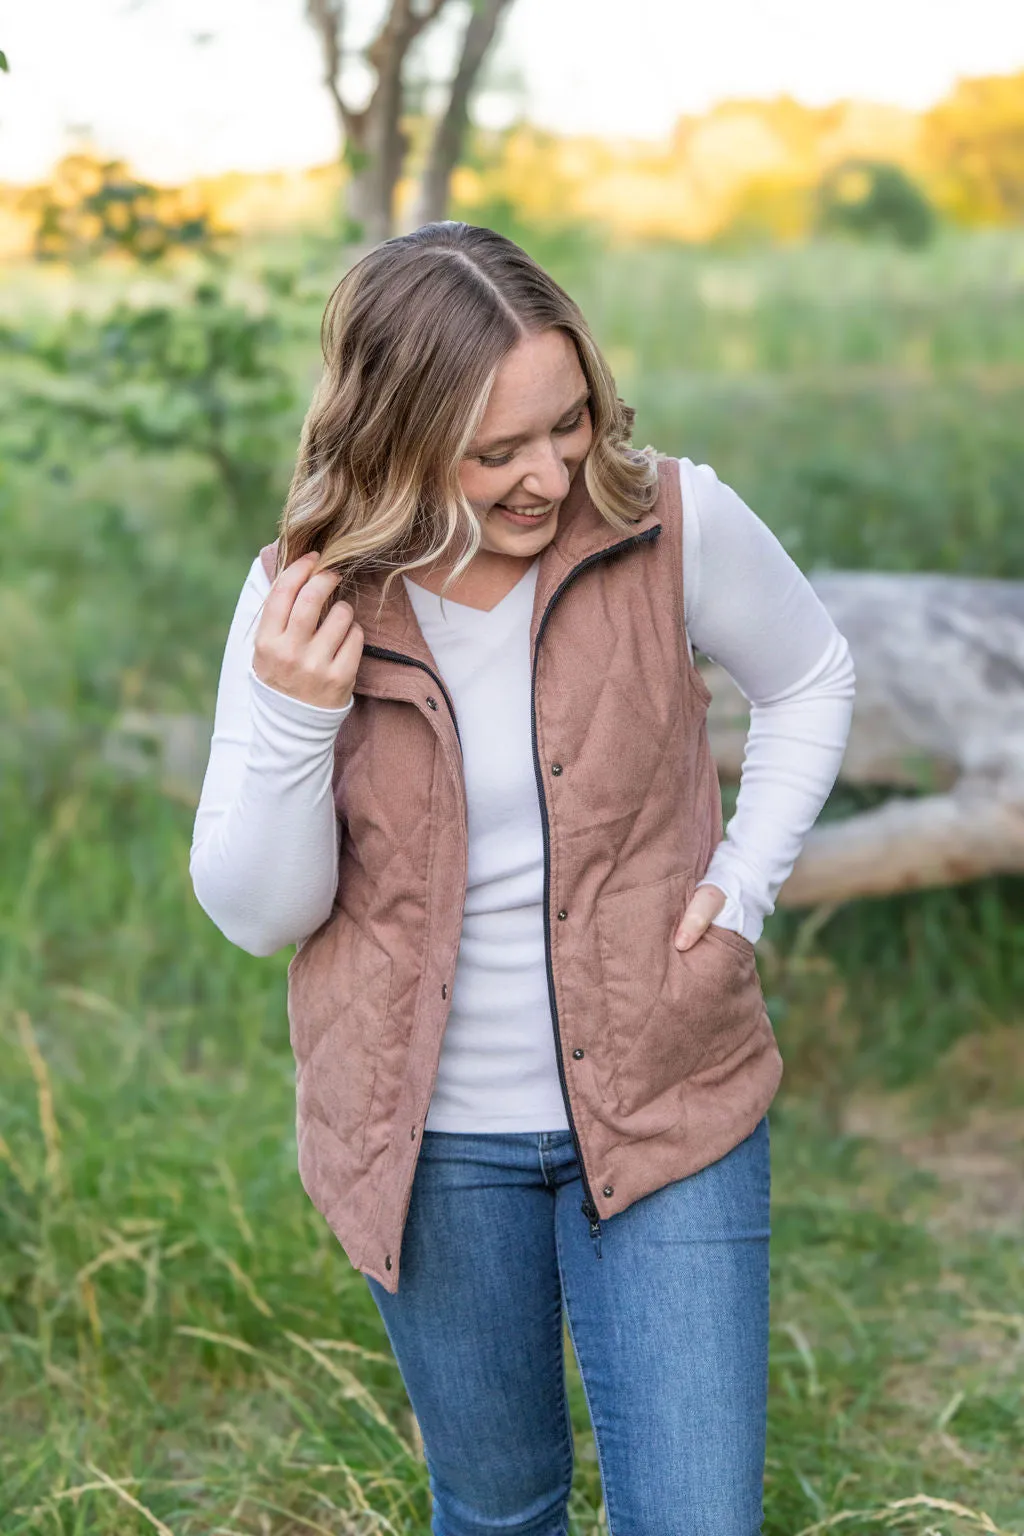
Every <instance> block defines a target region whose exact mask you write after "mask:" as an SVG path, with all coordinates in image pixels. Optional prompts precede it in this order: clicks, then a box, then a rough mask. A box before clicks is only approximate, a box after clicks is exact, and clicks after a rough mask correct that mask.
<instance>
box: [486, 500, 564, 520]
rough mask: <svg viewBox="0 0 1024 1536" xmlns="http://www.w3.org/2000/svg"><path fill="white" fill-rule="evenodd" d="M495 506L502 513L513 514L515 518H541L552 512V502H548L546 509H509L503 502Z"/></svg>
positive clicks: (498, 502)
mask: <svg viewBox="0 0 1024 1536" xmlns="http://www.w3.org/2000/svg"><path fill="white" fill-rule="evenodd" d="M494 505H495V506H496V507H498V508H499V509H500V510H501V511H502V512H511V513H512V514H513V516H515V517H536V518H541V517H547V515H548V513H549V512H550V511H551V503H550V502H548V504H547V506H546V507H509V506H506V505H505V503H504V502H503V501H496V502H495V503H494Z"/></svg>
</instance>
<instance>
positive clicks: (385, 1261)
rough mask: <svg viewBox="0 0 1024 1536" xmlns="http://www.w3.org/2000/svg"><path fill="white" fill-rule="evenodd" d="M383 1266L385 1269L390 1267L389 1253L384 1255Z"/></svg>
mask: <svg viewBox="0 0 1024 1536" xmlns="http://www.w3.org/2000/svg"><path fill="white" fill-rule="evenodd" d="M384 1268H385V1269H390V1268H391V1255H390V1253H389V1254H388V1255H387V1256H386V1258H385V1260H384Z"/></svg>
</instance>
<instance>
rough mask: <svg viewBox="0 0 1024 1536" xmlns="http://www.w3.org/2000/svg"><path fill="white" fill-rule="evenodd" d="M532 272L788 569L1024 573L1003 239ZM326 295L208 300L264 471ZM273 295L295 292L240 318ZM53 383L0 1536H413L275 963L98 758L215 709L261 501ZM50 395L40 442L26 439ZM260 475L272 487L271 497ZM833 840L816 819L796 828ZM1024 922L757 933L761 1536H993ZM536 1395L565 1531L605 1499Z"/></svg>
mask: <svg viewBox="0 0 1024 1536" xmlns="http://www.w3.org/2000/svg"><path fill="white" fill-rule="evenodd" d="M529 239H530V240H533V241H534V242H535V245H536V248H537V250H538V254H541V255H542V256H543V257H544V259H546V260H547V261H548V263H549V264H550V266H551V267H552V269H553V270H554V271H555V275H556V276H559V277H560V278H562V279H563V280H564V281H565V282H566V283H567V285H568V286H570V287H571V289H572V291H573V292H574V294H575V295H576V296H577V297H578V298H579V300H580V301H581V303H582V305H583V307H584V310H585V311H586V312H587V314H588V315H589V316H590V317H591V319H592V321H593V323H594V326H595V329H596V330H597V332H598V335H599V337H600V339H601V340H602V342H603V343H604V344H605V345H606V347H607V348H608V350H609V353H610V355H611V356H612V359H613V362H614V366H615V369H616V373H617V377H618V378H619V381H620V387H621V389H622V392H623V394H624V396H625V397H626V398H628V399H630V400H631V401H632V402H633V403H635V404H636V405H637V407H638V411H639V418H638V428H637V440H638V441H639V442H641V443H643V442H646V441H654V442H656V443H657V444H658V446H659V447H661V448H663V449H664V450H665V451H669V452H685V453H688V454H690V456H691V457H693V458H695V459H697V460H701V459H706V460H707V461H708V462H711V463H713V464H714V465H715V467H716V468H717V469H718V471H719V473H720V474H721V475H722V477H723V478H724V479H726V480H728V481H730V482H731V483H733V484H735V485H736V487H737V489H739V490H740V491H741V493H742V494H744V495H745V496H746V497H747V499H748V500H749V501H750V502H751V504H752V505H753V506H754V507H755V508H756V509H757V510H758V512H759V513H760V514H761V515H762V516H764V517H765V518H766V520H767V521H768V522H769V523H770V524H771V525H772V526H773V527H775V528H776V530H777V531H778V532H779V533H780V536H782V537H783V538H784V540H785V542H786V543H787V546H788V547H789V548H790V549H791V550H792V552H793V554H794V556H795V558H797V560H798V561H799V562H800V563H801V564H802V565H803V566H804V567H805V568H806V569H811V568H813V567H815V566H821V565H834V566H874V567H876V568H881V569H893V568H898V569H946V570H962V571H978V572H982V573H985V574H991V575H999V576H1008V577H1016V578H1021V577H1022V576H1024V535H1022V532H1021V530H1022V528H1024V517H1022V512H1024V491H1022V490H1021V486H1022V485H1024V475H1022V471H1024V463H1022V455H1024V449H1022V447H1021V441H1020V432H1019V422H1020V420H1021V419H1024V413H1022V410H1021V405H1022V400H1021V393H1022V384H1024V318H1022V315H1024V307H1022V303H1021V291H1022V287H1024V234H1021V233H1013V232H1010V233H1004V234H999V235H988V234H986V235H979V236H977V237H971V238H967V237H960V238H956V239H954V238H953V237H944V239H943V240H942V241H941V242H940V243H939V245H938V246H937V247H934V248H933V249H931V250H929V251H927V252H924V253H920V254H915V255H908V254H900V253H893V252H886V251H884V250H877V249H867V250H861V251H858V250H854V249H852V248H849V247H844V246H840V245H835V244H833V245H821V246H816V247H811V248H809V249H807V250H803V251H789V252H785V251H764V252H760V253H735V254H728V253H725V252H714V251H701V250H678V249H672V248H669V247H659V248H648V249H640V250H636V249H628V248H621V249H619V248H614V247H613V248H610V249H603V248H602V247H600V246H598V245H597V244H595V240H594V237H593V236H592V235H585V236H581V235H579V234H577V235H573V236H569V235H566V234H565V233H564V232H563V233H562V234H560V235H553V234H551V233H550V232H548V233H546V234H545V233H543V232H533V233H531V234H530V235H529ZM333 262H334V256H333V253H332V252H331V250H330V248H329V244H328V243H327V242H325V241H323V240H319V241H313V240H305V241H303V240H299V239H298V238H296V239H294V240H292V241H290V242H287V243H285V244H281V243H277V244H274V245H272V244H270V243H267V244H265V245H264V246H263V247H252V248H250V249H247V250H245V251H242V252H240V253H239V256H238V260H237V262H236V264H235V267H234V268H233V270H232V272H231V274H230V287H231V290H232V293H234V294H235V295H236V296H237V297H239V298H240V299H241V298H245V297H246V295H248V302H253V303H255V302H259V303H260V304H264V303H267V302H271V303H273V304H274V305H275V306H276V313H277V315H278V318H279V321H280V341H279V356H280V358H281V359H282V360H283V361H284V362H285V364H286V367H287V369H288V371H289V373H290V375H291V376H292V377H293V378H294V380H295V381H296V385H295V398H294V402H293V405H292V406H291V407H288V408H287V409H285V410H283V412H282V414H281V419H280V420H275V422H274V434H273V438H274V442H275V443H276V442H277V441H278V439H279V440H280V442H281V443H282V444H287V443H288V442H294V433H295V432H296V431H297V428H298V424H299V421H300V419H301V414H302V408H303V405H304V400H305V393H306V391H307V390H308V385H309V382H310V381H311V379H312V377H313V375H314V373H315V367H316V345H317V343H316V329H317V325H318V322H319V313H320V308H321V307H322V302H323V300H324V298H325V296H326V293H327V291H328V289H329V287H330V285H331V281H332V279H333V276H336V275H337V274H336V273H335V272H332V265H333ZM268 265H269V266H271V267H273V268H276V269H278V270H284V269H287V268H291V269H294V270H295V271H296V272H297V273H298V280H297V282H296V283H295V284H294V285H293V286H292V288H291V290H290V291H288V289H287V285H285V289H284V290H282V291H280V292H278V293H277V295H276V296H275V294H274V292H273V291H270V298H269V301H268V290H267V288H266V286H265V285H264V284H263V283H262V282H261V281H260V276H259V274H260V272H261V270H262V269H263V268H264V267H266V266H268ZM146 283H147V285H148V289H147V291H146V292H145V293H140V294H139V295H138V299H139V302H152V300H153V298H154V296H155V295H156V296H160V297H163V298H167V297H170V299H171V300H174V301H176V300H177V297H178V296H180V295H181V294H182V293H184V292H186V291H187V273H185V272H181V271H179V272H174V271H172V272H169V273H163V274H157V275H155V276H153V277H150V278H147V279H146ZM123 287H124V284H123V277H122V276H119V275H118V274H116V273H112V272H111V271H109V270H106V269H103V270H99V271H92V272H83V273H81V274H77V275H74V276H65V277H60V276H59V275H57V274H49V273H41V272H39V271H37V270H36V269H32V268H25V269H22V270H20V271H18V272H14V273H11V274H10V282H9V283H7V284H6V285H5V297H4V298H3V300H2V303H0V308H2V314H0V321H4V320H5V321H6V323H7V324H8V325H9V326H12V325H14V326H17V327H18V328H20V331H21V332H22V333H23V334H26V333H31V334H32V335H34V336H37V337H38V336H41V335H42V334H43V333H44V332H47V331H50V332H55V333H60V331H61V329H62V327H64V326H65V325H66V324H67V323H68V322H67V320H66V318H65V316H66V311H67V310H69V309H70V308H73V307H75V306H76V305H79V304H81V305H83V306H91V307H92V309H93V310H94V311H96V312H97V313H102V311H103V310H104V308H105V307H108V306H109V305H110V304H111V303H113V302H115V301H116V299H117V298H118V297H120V294H121V292H122V291H123ZM44 375H45V369H42V370H41V369H40V365H39V363H38V360H36V359H33V358H32V356H31V355H29V354H26V353H25V352H22V353H20V354H19V355H18V356H17V357H15V358H14V359H13V360H12V362H11V366H10V367H9V368H7V369H5V371H4V376H3V383H2V384H0V391H2V394H3V398H2V399H0V423H2V425H0V519H2V524H3V533H4V545H5V550H6V552H7V556H8V558H7V559H6V560H5V562H4V567H3V572H2V574H0V690H2V692H0V709H2V710H3V712H4V714H5V717H6V718H8V719H9V720H11V721H13V724H14V729H13V730H6V731H5V732H4V733H3V736H2V739H0V764H2V777H0V824H2V826H3V848H2V858H0V943H2V949H0V974H2V988H0V1052H2V1055H0V1059H2V1061H3V1064H4V1070H3V1073H2V1074H0V1135H2V1140H0V1531H3V1533H4V1536H8V1533H11V1536H21V1533H27V1532H33V1533H34V1532H37V1531H38V1532H53V1533H65V1532H67V1533H76V1536H78V1533H82V1536H85V1533H88V1536H115V1533H116V1536H121V1533H125V1532H135V1531H139V1532H142V1531H150V1530H153V1529H161V1528H166V1529H167V1530H170V1531H172V1532H173V1533H174V1536H193V1533H204V1536H205V1533H214V1532H238V1533H246V1536H248V1533H254V1536H285V1533H288V1536H291V1533H293V1532H295V1533H297V1532H300V1531H310V1530H312V1531H323V1532H331V1533H332V1536H333V1533H340V1532H370V1531H378V1530H379V1531H395V1532H402V1533H406V1532H408V1533H418V1532H423V1531H425V1530H426V1529H428V1522H429V1497H428V1491H427V1478H426V1470H425V1467H424V1464H423V1462H422V1459H421V1457H420V1455H419V1451H418V1445H417V1440H416V1435H415V1427H414V1425H413V1423H412V1420H411V1415H410V1411H409V1406H408V1402H407V1399H406V1397H405V1393H404V1389H403V1387H402V1384H401V1380H400V1377H399V1374H398V1371H397V1368H396V1366H395V1364H394V1361H393V1359H392V1357H391V1354H390V1351H389V1348H388V1345H387V1340H386V1336H385V1333H384V1330H383V1325H382V1324H381V1322H380V1319H379V1315H378V1313H377V1311H376V1308H375V1307H374V1305H373V1303H372V1299H371V1298H370V1295H369V1292H368V1290H367V1288H366V1286H365V1284H364V1282H363V1281H362V1279H361V1277H360V1276H359V1275H357V1274H355V1273H354V1272H353V1271H352V1270H351V1268H350V1266H349V1265H348V1263H347V1261H346V1260H345V1258H344V1255H343V1254H342V1253H341V1251H340V1249H339V1248H338V1246H337V1244H336V1243H335V1242H334V1239H333V1238H332V1237H331V1235H330V1233H329V1232H328V1230H327V1228H326V1226H325V1225H324V1223H323V1222H322V1221H321V1219H320V1218H319V1217H318V1216H317V1215H316V1213H315V1212H314V1211H313V1209H312V1207H311V1206H310V1205H309V1203H308V1201H307V1200H306V1198H305V1196H304V1195H303V1193H302V1190H301V1188H300V1185H299V1180H298V1175H297V1172H296V1167H295V1147H294V1136H293V1119H294V1099H293V1082H292V1062H291V1057H290V1053H289V1050H288V1042H287V1026H286V1020H285V968H286V964H287V958H288V957H287V954H282V955H279V956H275V957H274V958H273V959H271V960H269V961H267V960H255V959H253V958H251V957H249V956H247V955H245V954H243V953H241V952H240V951H238V950H235V949H233V948H232V947H231V946H230V945H229V944H228V943H227V942H226V941H225V940H223V939H222V938H221V936H220V935H219V934H218V933H217V932H216V930H215V929H214V928H213V927H212V925H211V924H210V923H209V922H208V920H207V919H206V918H205V916H204V914H203V913H202V912H201V910H200V909H199V908H198V906H197V904H196V903H195V900H194V897H193V895H192V891H191V886H190V883H189V878H188V870H187V861H188V845H189V837H190V832H191V819H192V812H191V808H190V807H189V806H188V805H186V804H183V803H180V802H177V801H175V800H173V799H172V798H169V797H168V796H167V795H164V794H161V793H160V792H159V790H158V788H157V787H156V776H155V775H154V777H153V780H152V781H150V780H149V779H145V778H143V779H128V778H126V777H125V776H124V775H123V774H122V773H121V772H120V771H119V770H117V768H116V767H115V766H113V765H111V764H109V763H107V762H105V760H104V755H103V737H104V732H105V730H106V728H107V726H108V725H109V723H110V720H111V718H112V717H113V716H114V714H115V713H116V712H117V711H118V710H119V709H120V708H122V707H124V706H126V705H138V706H141V707H145V708H153V709H169V710H199V711H202V712H204V713H205V714H206V715H207V716H209V715H210V714H211V712H212V706H213V699H214V696H215V690H216V681H217V670H218V666H219V661H220V654H221V650H222V647H223V641H224V636H225V634H226V629H227V623H228V619H229V617H230V613H231V609H232V607H233V605H234V601H235V598H236V596H237V591H238V587H239V585H240V583H241V580H242V577H243V575H244V572H245V570H246V568H247V566H248V564H249V562H250V560H251V559H252V556H253V555H254V554H255V552H256V549H257V548H258V547H259V545H260V544H261V543H263V542H265V541H266V539H267V538H268V537H271V536H272V534H273V531H274V523H275V519H276V515H277V504H276V503H275V504H274V505H262V504H261V505H251V504H248V503H242V504H238V503H235V504H230V503H229V501H228V500H227V499H226V496H225V492H224V486H223V483H222V482H221V481H220V480H218V477H217V473H216V470H215V468H213V467H211V463H210V460H209V458H208V457H204V455H203V453H201V452H198V451H191V452H190V451H189V450H188V448H187V446H186V447H179V448H177V449H176V450H175V451H173V452H165V453H153V452H147V453H145V454H143V453H140V452H139V451H137V449H135V448H133V447H132V446H131V444H129V443H125V442H118V441H114V440H112V439H111V438H109V437H106V438H103V439H102V440H100V439H97V438H90V436H89V435H88V433H85V432H83V431H80V430H78V429H75V430H71V428H70V427H68V426H67V425H66V423H65V422H64V420H63V419H62V418H61V416H60V414H59V408H58V405H57V403H56V402H57V400H58V399H59V398H60V391H61V390H67V389H72V390H74V389H79V390H80V389H82V387H83V386H82V382H81V380H76V379H75V378H73V377H72V378H70V379H65V380H63V381H57V383H54V382H53V381H50V382H49V383H47V382H46V380H45V377H44ZM40 379H42V380H43V384H42V385H40ZM58 385H59V388H58ZM37 387H40V388H43V389H44V393H45V389H46V388H52V389H53V390H54V395H53V401H54V403H53V405H52V409H51V417H50V420H49V428H50V429H51V430H48V432H47V433H46V434H45V435H44V438H40V439H39V440H36V438H34V437H33V436H32V434H31V433H29V431H28V428H27V426H26V422H27V420H28V417H27V415H26V413H25V412H24V411H22V410H21V409H20V408H19V402H20V401H22V400H23V398H24V392H25V391H27V390H28V389H30V388H31V389H36V388H37ZM174 405H175V402H174V400H173V399H168V400H167V401H165V402H164V403H163V405H162V406H161V409H163V410H165V411H166V412H168V413H170V414H173V409H174ZM289 411H290V413H291V414H290V415H289ZM275 451H277V450H275ZM289 469H290V465H289V463H288V460H287V454H286V453H284V452H283V451H282V453H281V458H280V463H279V464H276V461H275V463H272V464H271V475H272V478H273V477H274V476H276V480H275V482H274V483H275V484H276V487H277V490H276V492H275V494H277V495H278V497H279V496H280V494H283V489H284V486H285V484H286V482H287V476H288V473H289ZM861 803H865V797H864V796H863V795H861V794H859V793H854V792H852V791H849V790H846V789H842V788H840V789H838V790H837V791H836V793H835V794H834V795H833V797H832V799H831V801H830V804H829V806H828V807H827V808H826V812H825V814H826V815H827V816H832V815H839V814H846V813H848V812H849V811H851V810H853V809H856V807H857V806H858V805H859V804H861ZM1022 908H1024V901H1022V895H1021V883H1020V882H1019V881H1014V880H1011V879H1001V880H991V881H979V882H977V883H976V884H974V885H972V886H970V887H964V888H961V889H952V890H948V891H935V892H925V893H918V894H914V895H908V896H900V897H894V898H891V899H888V900H885V901H877V902H870V903H856V904H851V905H849V906H848V907H845V908H842V909H840V910H839V911H837V912H835V913H833V914H826V913H820V914H799V913H778V914H776V915H775V916H774V917H773V918H772V919H770V921H769V923H768V925H767V928H766V933H765V939H764V942H763V943H762V945H761V947H760V952H759V953H760V965H761V970H762V975H763V979H764V982H765V990H766V995H767V997H768V1002H769V1008H770V1011H771V1013H772V1017H773V1020H774V1022H775V1026H776V1029H777V1032H778V1035H779V1038H780V1043H781V1045H782V1049H783V1054H784V1057H785V1060H786V1076H785V1078H784V1082H783V1087H782V1090H781V1091H780V1094H779V1096H778V1098H777V1100H776V1102H775V1105H774V1106H773V1109H772V1140H773V1167H774V1190H773V1195H774V1203H773V1290H772V1329H773V1331H772V1377H771V1405H770V1428H769V1447H768V1468H767V1474H768V1475H767V1486H766V1507H767V1512H768V1514H767V1522H766V1531H767V1533H768V1536H796V1533H798V1532H810V1531H812V1530H833V1529H834V1530H838V1531H840V1532H842V1533H844V1536H845V1533H847V1532H854V1533H860V1532H873V1531H882V1530H900V1531H909V1532H914V1533H918V1536H927V1533H931V1532H941V1533H944V1536H945V1533H948V1536H961V1533H967V1532H976V1531H989V1532H993V1531H995V1532H1000V1533H1003V1536H1012V1533H1020V1532H1021V1531H1024V1491H1022V1488H1021V1481H1020V1467H1021V1465H1022V1463H1024V1405H1022V1400H1021V1395H1022V1381H1024V1272H1022V1268H1021V1263H1020V1229H1021V1224H1022V1222H1024V1199H1022V1197H1021V1193H1020V1191H1021V1189H1022V1188H1024V1167H1022V1162H1021V1153H1020V1143H1021V1137H1020V1134H1019V1130H1020V1124H1021V1119H1022V1114H1024V1044H1022V1032H1021V1029H1020V1005H1019V999H1020V997H1021V996H1022V985H1024V945H1022V943H1021V931H1022V918H1024V910H1022ZM825 917H827V919H828V920H827V921H825V922H823V924H822V925H821V926H820V927H818V926H816V925H817V923H818V920H819V919H822V918H825ZM567 1359H568V1367H569V1384H570V1392H571V1404H572V1414H573V1423H574V1427H575V1431H576V1444H577V1472H576V1480H575V1484H574V1491H573V1503H572V1531H573V1536H584V1533H590V1532H597V1531H599V1530H601V1529H604V1525H603V1523H602V1515H601V1501H600V1483H599V1477H598V1470H597V1462H596V1457H595V1454H594V1447H593V1443H592V1437H591V1434H590V1429H589V1423H588V1419H587V1413H586V1407H585V1402H584V1398H583V1393H582V1388H581V1384H580V1382H579V1378H578V1374H577V1372H576V1368H575V1363H574V1361H573V1357H572V1353H571V1347H570V1346H569V1344H568V1341H567ZM132 1501H134V1502H132Z"/></svg>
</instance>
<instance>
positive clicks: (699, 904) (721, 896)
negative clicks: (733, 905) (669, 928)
mask: <svg viewBox="0 0 1024 1536" xmlns="http://www.w3.org/2000/svg"><path fill="white" fill-rule="evenodd" d="M726 900H727V897H726V894H725V892H724V891H720V890H719V889H718V886H717V885H702V886H700V888H699V889H698V890H695V891H694V893H693V895H692V896H691V897H690V900H689V901H688V902H687V904H686V911H685V912H684V913H683V915H682V917H681V918H680V919H679V923H678V925H677V927H676V931H675V933H674V934H673V936H672V942H673V944H674V945H675V946H676V948H677V949H689V948H690V946H691V944H696V942H697V940H698V939H699V938H701V937H702V935H703V934H704V933H705V931H706V930H707V927H708V925H709V924H710V923H711V922H713V920H714V919H715V918H716V917H717V916H718V914H719V912H721V910H722V908H723V907H724V906H725V903H726Z"/></svg>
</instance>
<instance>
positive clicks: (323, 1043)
mask: <svg viewBox="0 0 1024 1536" xmlns="http://www.w3.org/2000/svg"><path fill="white" fill-rule="evenodd" d="M391 972H392V961H391V957H390V955H388V954H387V953H386V952H385V951H384V950H383V949H381V948H380V946H379V945H378V944H376V943H375V942H374V941H373V939H371V938H370V937H369V936H368V935H367V934H365V933H364V932H363V930H362V929H361V928H359V927H357V925H356V924H355V922H354V921H353V920H352V918H351V917H350V916H349V915H348V913H347V912H345V911H344V910H342V909H339V910H338V911H337V912H336V913H335V914H334V917H333V919H332V920H331V922H330V923H329V924H328V926H327V927H326V928H324V929H321V930H320V932H319V933H317V934H316V935H314V937H313V938H312V939H310V940H309V942H308V943H307V944H306V945H305V947H304V948H303V949H302V950H300V951H299V953H298V954H296V955H295V957H294V958H293V960H292V962H291V965H290V966H289V969H288V1022H289V1033H290V1036H291V1043H292V1050H293V1051H294V1053H295V1063H296V1086H297V1098H298V1112H299V1119H300V1121H301V1120H302V1119H306V1118H309V1117H315V1118H317V1119H319V1120H321V1121H323V1123H324V1124H325V1125H326V1126H328V1128H329V1129H330V1130H331V1131H332V1132H333V1133H334V1135H335V1136H337V1137H338V1139H339V1141H341V1142H343V1143H344V1144H345V1146H346V1148H347V1150H348V1151H349V1153H350V1154H351V1155H352V1156H353V1157H354V1158H355V1159H357V1160H358V1159H359V1158H361V1156H362V1150H363V1143H364V1140H365V1136H366V1115H367V1112H368V1110H369V1107H370V1102H371V1099H372V1097H373V1087H374V1081H375V1078H376V1073H377V1066H378V1062H379V1058H380V1048H381V1043H382V1037H383V1034H384V1027H385V1024H386V1023H387V1017H388V1005H389V1001H390V995H391Z"/></svg>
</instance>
